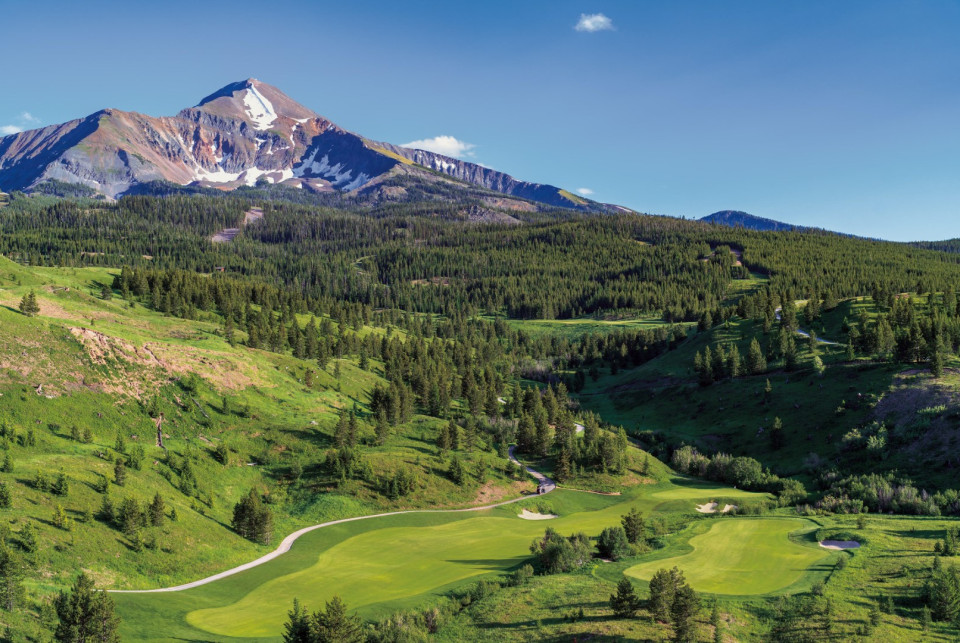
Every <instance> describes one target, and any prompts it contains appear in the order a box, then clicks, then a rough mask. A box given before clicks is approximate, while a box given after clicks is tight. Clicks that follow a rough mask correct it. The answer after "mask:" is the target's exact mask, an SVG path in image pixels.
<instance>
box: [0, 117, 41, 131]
mask: <svg viewBox="0 0 960 643" xmlns="http://www.w3.org/2000/svg"><path fill="white" fill-rule="evenodd" d="M39 122H40V119H39V118H37V117H36V116H34V115H33V114H31V113H30V112H20V116H19V117H18V118H17V123H16V124H15V125H0V136H10V135H11V134H19V133H20V132H22V131H23V130H25V129H27V128H28V127H30V126H31V125H36V124H38V123H39Z"/></svg>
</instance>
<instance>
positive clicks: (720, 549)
mask: <svg viewBox="0 0 960 643" xmlns="http://www.w3.org/2000/svg"><path fill="white" fill-rule="evenodd" d="M804 524H805V523H804V521H801V520H796V519H792V518H762V519H723V520H718V521H717V522H715V523H714V524H713V525H712V526H711V527H710V529H709V530H707V532H706V533H703V534H700V535H697V536H694V537H693V538H691V539H690V543H689V544H690V546H691V547H693V551H691V552H689V553H687V554H683V555H680V556H674V557H673V558H664V559H660V560H653V561H650V562H646V563H641V564H639V565H634V566H633V567H630V568H628V569H627V570H626V571H625V572H624V574H626V575H627V576H632V577H634V578H639V579H641V580H650V578H651V577H652V576H653V574H654V573H655V572H656V571H657V570H658V569H663V568H668V569H669V568H670V567H674V566H676V567H679V568H680V569H681V570H682V571H683V574H684V576H685V577H686V579H687V582H689V583H690V585H691V586H692V587H693V588H694V589H696V590H697V591H701V592H709V593H711V594H736V595H741V596H743V595H754V594H769V593H771V592H775V591H777V590H780V589H784V588H785V587H788V586H790V585H792V584H793V583H795V582H797V581H798V580H800V578H801V577H802V576H803V575H804V573H806V572H807V571H808V570H809V569H810V567H811V566H812V565H813V564H814V563H816V562H817V561H819V560H822V559H824V558H826V556H825V555H824V552H823V551H822V550H817V549H814V548H813V547H805V546H803V545H800V544H797V543H795V542H793V541H791V540H790V539H789V538H788V535H789V534H790V533H791V532H794V531H797V530H798V529H801V528H802V527H803V526H804Z"/></svg>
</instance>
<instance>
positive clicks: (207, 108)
mask: <svg viewBox="0 0 960 643" xmlns="http://www.w3.org/2000/svg"><path fill="white" fill-rule="evenodd" d="M193 109H198V110H200V111H203V112H207V113H210V114H215V115H218V116H227V117H230V118H239V119H241V120H245V121H248V122H250V123H251V124H253V126H254V128H255V129H257V130H267V129H269V128H270V126H271V125H273V124H274V122H276V120H277V118H278V117H281V116H283V117H286V118H290V119H293V120H297V121H302V120H304V119H311V118H317V114H315V113H314V112H313V111H311V110H309V109H307V108H306V107H304V106H303V105H301V104H299V103H297V102H296V101H295V100H293V99H292V98H290V97H289V96H287V95H286V94H284V93H283V92H282V91H280V90H279V89H277V88H276V87H274V86H273V85H268V84H267V83H264V82H262V81H260V80H257V79H256V78H247V79H246V80H241V81H238V82H235V83H230V84H229V85H226V86H224V87H221V88H220V89H218V90H217V91H215V92H214V93H212V94H210V95H209V96H207V97H206V98H204V99H203V100H201V101H200V102H199V103H198V104H197V105H196V107H194V108H193Z"/></svg>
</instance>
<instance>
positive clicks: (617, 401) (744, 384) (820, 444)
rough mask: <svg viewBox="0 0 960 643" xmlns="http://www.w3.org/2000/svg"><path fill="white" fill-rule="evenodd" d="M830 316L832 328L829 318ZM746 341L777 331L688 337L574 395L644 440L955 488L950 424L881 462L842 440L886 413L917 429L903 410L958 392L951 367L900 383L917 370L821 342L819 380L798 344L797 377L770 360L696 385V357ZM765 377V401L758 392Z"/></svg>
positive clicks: (782, 465) (787, 466) (741, 329)
mask: <svg viewBox="0 0 960 643" xmlns="http://www.w3.org/2000/svg"><path fill="white" fill-rule="evenodd" d="M847 303H848V304H850V305H860V304H861V302H847ZM834 313H836V314H837V315H843V314H844V313H843V312H842V311H840V310H839V307H838V309H837V310H836V311H834V312H832V313H830V315H834ZM827 319H828V321H829V322H830V323H833V322H832V320H833V318H832V317H830V318H827ZM840 319H841V320H842V316H841V317H840ZM839 324H840V322H837V326H838V328H839ZM825 336H828V337H829V335H825ZM753 337H758V338H759V340H760V342H761V344H765V343H766V342H769V341H774V339H775V334H774V333H771V334H770V335H766V336H765V335H764V334H763V333H762V328H761V326H760V325H759V324H756V323H754V322H752V321H744V320H739V319H734V320H731V321H730V323H729V324H726V325H720V326H717V327H715V328H713V329H711V330H710V331H709V332H700V333H696V334H693V335H692V336H690V337H689V338H688V339H687V340H685V341H684V342H682V343H681V344H680V345H679V347H678V348H676V349H675V350H672V351H670V352H668V353H666V354H664V355H662V356H661V357H659V358H657V359H655V360H653V361H651V362H648V363H646V364H643V365H642V366H640V367H637V368H633V369H628V370H620V371H619V372H618V373H617V374H616V375H610V374H608V371H607V370H606V369H603V372H602V373H601V376H600V377H599V379H597V380H596V381H593V380H590V379H588V381H587V385H586V387H585V388H584V390H583V391H582V392H581V393H580V394H579V400H580V403H581V405H582V406H583V408H585V409H587V410H589V411H593V412H595V413H597V414H598V415H599V416H600V417H602V418H603V419H604V420H605V421H607V422H610V423H612V424H615V425H616V424H619V425H622V426H624V427H626V428H627V431H628V432H630V433H631V434H633V435H637V436H639V437H641V438H642V439H646V438H645V437H644V436H645V434H647V437H649V434H652V435H654V436H659V438H661V439H664V440H666V441H668V442H670V443H672V444H675V445H677V444H680V443H686V444H692V445H695V446H697V447H698V448H700V449H701V450H702V451H705V452H707V453H714V452H716V451H724V452H727V453H732V454H733V455H745V456H750V457H754V458H756V459H758V460H760V461H761V462H762V463H763V464H764V465H766V466H768V467H770V468H771V469H773V470H774V471H775V472H776V473H778V474H781V475H788V476H800V477H801V479H806V478H805V476H807V474H808V472H809V470H810V467H809V466H808V465H810V464H811V463H815V462H822V461H824V460H837V459H839V460H840V466H841V469H842V470H844V471H847V472H850V473H864V472H871V471H877V470H894V469H897V470H899V471H901V472H902V473H905V474H907V475H910V476H911V477H912V478H913V479H914V480H915V481H916V482H917V484H920V485H924V486H928V487H929V488H944V487H946V488H950V487H953V486H955V482H954V478H955V476H954V473H953V470H952V469H951V468H950V467H949V466H947V465H946V463H947V462H948V461H949V459H950V455H949V454H950V452H951V449H953V448H954V447H955V445H956V440H957V439H960V438H958V437H956V436H955V432H952V431H951V430H950V428H949V427H947V428H944V427H942V426H940V425H941V424H943V422H940V423H933V424H934V428H936V427H940V429H942V430H941V431H940V432H939V433H931V434H930V435H925V436H920V435H911V437H910V441H911V443H913V442H916V443H917V444H920V445H923V452H922V453H918V452H914V451H910V450H904V449H893V448H891V449H888V450H887V452H885V453H883V454H882V455H881V457H880V458H879V459H878V458H874V457H872V456H871V457H867V456H866V454H865V453H864V452H863V451H857V450H852V451H851V450H849V449H847V448H846V447H845V445H844V443H843V437H844V435H845V434H847V433H848V432H849V431H850V430H851V429H853V428H855V427H860V426H863V425H865V424H867V423H869V422H870V421H872V420H873V419H877V418H878V414H880V413H881V412H882V413H883V415H884V416H885V415H887V412H888V410H889V409H893V410H892V411H890V413H892V415H891V416H890V417H891V420H890V421H889V422H890V423H891V424H894V423H898V424H900V425H902V426H901V427H900V428H901V430H902V431H908V430H914V429H912V428H910V426H908V425H910V422H909V421H908V420H907V419H905V418H906V415H907V411H910V409H912V408H913V407H914V406H918V405H919V407H922V406H923V405H924V404H926V405H927V406H937V405H938V404H942V403H944V400H945V399H949V397H950V395H951V392H953V393H952V394H955V392H956V391H957V390H960V376H958V375H957V374H956V373H955V372H954V370H952V369H948V370H947V373H946V374H945V376H944V377H943V378H942V379H941V380H939V381H937V382H934V381H933V380H932V379H931V377H930V375H929V373H927V372H926V371H920V372H918V373H917V374H915V375H912V376H910V377H909V378H907V379H905V378H904V376H903V375H902V373H903V372H904V371H909V370H911V368H915V367H911V366H909V365H901V364H891V363H880V362H874V361H870V360H864V359H859V360H856V361H853V362H847V361H846V358H845V355H844V349H843V348H840V347H828V346H825V347H821V348H820V355H821V357H822V359H823V361H824V363H825V365H826V371H825V372H824V374H823V375H822V376H819V375H817V374H816V373H815V372H814V371H813V370H812V369H811V368H810V362H811V359H812V355H811V353H810V352H809V347H808V345H807V342H806V341H805V340H803V339H802V338H798V348H799V349H800V368H799V369H798V370H796V371H794V372H788V371H785V370H783V367H782V364H778V363H776V362H774V363H772V364H771V365H770V371H769V372H768V373H765V374H763V375H757V376H744V377H740V378H737V379H734V380H723V381H720V382H716V383H714V384H713V385H711V386H707V387H703V386H700V385H699V384H698V383H697V377H696V374H695V373H694V371H693V360H694V355H695V354H696V353H697V352H698V351H703V350H704V348H705V347H706V346H707V345H712V346H715V345H716V344H717V343H734V342H735V343H737V344H738V346H739V350H740V353H741V355H745V354H746V352H747V349H748V347H749V341H750V339H751V338H753ZM838 339H840V341H843V340H844V338H843V337H839V338H838ZM951 366H956V363H955V362H951ZM768 381H769V383H770V387H771V392H770V394H769V395H768V394H767V393H766V392H765V388H766V384H767V382H768ZM925 400H926V401H925ZM880 402H882V403H880ZM919 407H918V408H919ZM898 409H899V410H898ZM952 409H953V407H949V409H948V411H952ZM777 417H779V418H780V420H781V422H782V424H783V427H784V443H783V446H782V447H781V448H779V449H774V448H773V445H772V444H771V443H770V440H769V438H768V433H767V430H768V429H769V428H770V426H771V425H772V424H773V421H774V418H777ZM880 419H883V418H882V417H880ZM917 430H919V429H917ZM807 481H808V482H809V480H807Z"/></svg>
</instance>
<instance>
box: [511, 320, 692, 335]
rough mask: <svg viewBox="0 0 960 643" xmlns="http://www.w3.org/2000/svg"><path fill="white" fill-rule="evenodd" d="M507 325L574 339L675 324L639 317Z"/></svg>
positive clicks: (534, 332)
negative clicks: (591, 334) (588, 335)
mask: <svg viewBox="0 0 960 643" xmlns="http://www.w3.org/2000/svg"><path fill="white" fill-rule="evenodd" d="M506 322H507V324H509V325H510V326H511V327H513V328H514V329H516V330H522V331H524V332H525V333H529V334H531V335H560V336H563V337H566V338H568V339H574V338H576V337H579V336H581V335H585V334H588V333H597V334H600V333H610V332H615V331H618V330H651V329H654V328H659V327H661V326H672V325H673V324H671V323H668V322H665V321H663V318H661V317H658V316H637V317H633V318H626V319H622V318H617V319H596V318H594V317H579V318H577V319H507V320H506Z"/></svg>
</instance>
